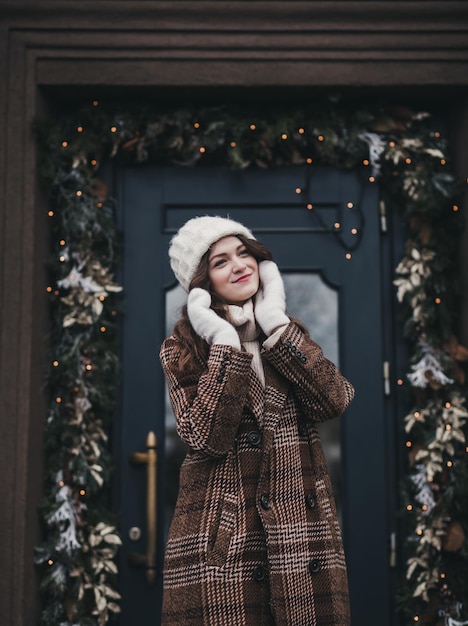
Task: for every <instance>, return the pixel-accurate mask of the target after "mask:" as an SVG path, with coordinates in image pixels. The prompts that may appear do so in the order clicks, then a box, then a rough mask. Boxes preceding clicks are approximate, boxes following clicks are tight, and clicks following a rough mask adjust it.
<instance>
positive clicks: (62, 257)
mask: <svg viewBox="0 0 468 626" xmlns="http://www.w3.org/2000/svg"><path fill="white" fill-rule="evenodd" d="M59 261H60V263H63V262H64V261H65V257H64V256H63V255H62V256H59Z"/></svg>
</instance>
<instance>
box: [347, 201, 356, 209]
mask: <svg viewBox="0 0 468 626" xmlns="http://www.w3.org/2000/svg"><path fill="white" fill-rule="evenodd" d="M346 206H347V207H348V209H352V208H353V206H354V204H353V203H352V202H348V204H347V205H346Z"/></svg>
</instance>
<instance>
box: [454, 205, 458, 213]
mask: <svg viewBox="0 0 468 626" xmlns="http://www.w3.org/2000/svg"><path fill="white" fill-rule="evenodd" d="M458 209H459V207H458V205H456V204H454V205H453V207H452V211H453V212H454V213H456V212H457V211H458Z"/></svg>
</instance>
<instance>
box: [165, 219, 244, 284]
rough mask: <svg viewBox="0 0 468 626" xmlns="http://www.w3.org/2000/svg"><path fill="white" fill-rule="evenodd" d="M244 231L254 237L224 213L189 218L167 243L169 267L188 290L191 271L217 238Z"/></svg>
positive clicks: (195, 269) (192, 272)
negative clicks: (224, 215) (223, 214)
mask: <svg viewBox="0 0 468 626" xmlns="http://www.w3.org/2000/svg"><path fill="white" fill-rule="evenodd" d="M229 235H243V236H244V237H246V238H247V239H255V237H254V236H253V235H252V233H251V232H250V230H249V229H248V228H246V227H245V226H243V225H242V224H240V223H239V222H235V221H234V220H231V219H229V218H227V217H219V216H211V215H203V216H201V217H194V218H192V219H191V220H188V222H186V223H185V224H184V225H183V226H181V227H180V229H179V231H178V233H177V234H176V235H174V237H173V238H172V240H171V244H170V246H169V257H170V260H171V267H172V271H173V272H174V274H175V276H176V278H177V280H178V281H179V283H180V284H181V285H182V287H183V288H184V289H185V291H188V290H189V287H190V283H191V281H192V278H193V275H194V274H195V272H196V271H197V268H198V265H199V263H200V261H201V258H202V256H203V255H204V254H205V252H206V251H207V250H209V249H210V247H211V246H212V245H213V244H214V243H215V242H216V241H218V240H219V239H222V238H223V237H229Z"/></svg>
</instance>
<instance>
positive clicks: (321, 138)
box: [317, 135, 325, 141]
mask: <svg viewBox="0 0 468 626" xmlns="http://www.w3.org/2000/svg"><path fill="white" fill-rule="evenodd" d="M317 139H318V140H319V141H324V140H325V137H324V136H323V135H319V136H318V137H317Z"/></svg>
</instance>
